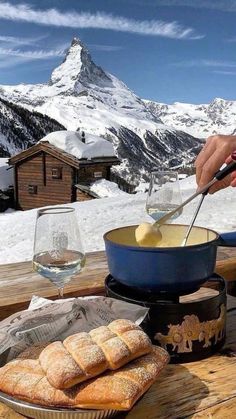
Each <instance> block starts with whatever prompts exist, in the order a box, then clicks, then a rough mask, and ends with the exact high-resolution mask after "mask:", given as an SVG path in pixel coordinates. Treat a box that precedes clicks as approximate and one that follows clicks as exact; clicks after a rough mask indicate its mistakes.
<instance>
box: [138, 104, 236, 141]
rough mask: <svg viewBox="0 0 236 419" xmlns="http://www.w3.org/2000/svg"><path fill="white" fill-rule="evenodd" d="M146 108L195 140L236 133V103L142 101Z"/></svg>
mask: <svg viewBox="0 0 236 419" xmlns="http://www.w3.org/2000/svg"><path fill="white" fill-rule="evenodd" d="M144 102H145V103H146V106H147V108H148V109H149V111H150V112H152V113H153V114H154V115H155V116H156V117H157V118H160V119H161V121H162V122H163V123H164V124H167V125H169V126H171V127H172V128H174V129H178V130H183V131H185V132H187V133H188V134H190V135H193V136H196V137H197V138H206V137H208V136H209V135H215V134H227V135H230V134H233V133H235V131H236V101H230V100H224V99H219V98H216V99H214V100H213V101H212V102H211V103H210V104H208V105H191V104H188V103H178V102H177V103H173V104H172V105H166V104H163V103H157V102H152V101H149V100H145V101H144Z"/></svg>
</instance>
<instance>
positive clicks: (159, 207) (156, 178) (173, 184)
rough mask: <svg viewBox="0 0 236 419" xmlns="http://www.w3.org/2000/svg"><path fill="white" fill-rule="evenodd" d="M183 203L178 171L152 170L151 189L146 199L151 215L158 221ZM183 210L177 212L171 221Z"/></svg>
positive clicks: (147, 209) (148, 211)
mask: <svg viewBox="0 0 236 419" xmlns="http://www.w3.org/2000/svg"><path fill="white" fill-rule="evenodd" d="M181 203H182V197H181V192H180V187H179V178H178V173H177V172H172V171H154V172H151V177H150V183H149V190H148V195H147V201H146V211H147V213H148V215H150V217H152V218H153V219H154V220H155V221H158V220H159V219H160V218H162V217H163V216H164V215H166V214H168V213H169V212H171V211H172V210H174V209H175V208H177V207H178V206H179V205H180V204H181ZM181 213H182V210H180V211H179V212H177V213H175V214H174V215H173V217H171V218H170V221H171V220H173V219H174V218H177V217H178V216H179V215H180V214H181Z"/></svg>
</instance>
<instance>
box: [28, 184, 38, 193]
mask: <svg viewBox="0 0 236 419" xmlns="http://www.w3.org/2000/svg"><path fill="white" fill-rule="evenodd" d="M28 192H29V194H31V195H36V194H37V193H38V186H37V185H28Z"/></svg>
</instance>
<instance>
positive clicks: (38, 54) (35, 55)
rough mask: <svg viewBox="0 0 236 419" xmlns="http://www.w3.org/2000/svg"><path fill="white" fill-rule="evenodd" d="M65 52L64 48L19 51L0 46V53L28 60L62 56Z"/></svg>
mask: <svg viewBox="0 0 236 419" xmlns="http://www.w3.org/2000/svg"><path fill="white" fill-rule="evenodd" d="M64 54H65V50H61V49H59V50H49V51H44V50H39V51H21V50H19V49H17V50H16V49H11V48H1V47H0V55H8V56H13V57H23V58H26V59H30V60H42V59H47V58H52V57H62V56H63V55H64Z"/></svg>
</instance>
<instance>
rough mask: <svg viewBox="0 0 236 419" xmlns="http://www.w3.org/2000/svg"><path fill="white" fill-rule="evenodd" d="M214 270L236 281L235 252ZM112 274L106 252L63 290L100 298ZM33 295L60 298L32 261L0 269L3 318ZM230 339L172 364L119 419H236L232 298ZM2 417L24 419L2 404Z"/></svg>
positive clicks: (233, 304) (221, 256) (224, 254)
mask: <svg viewBox="0 0 236 419" xmlns="http://www.w3.org/2000/svg"><path fill="white" fill-rule="evenodd" d="M217 259H218V260H217V265H216V271H217V272H218V273H219V274H220V275H222V276H224V277H225V279H227V281H229V282H228V283H232V281H234V280H236V249H226V248H223V249H220V251H219V252H218V258H217ZM107 274H108V268H107V263H106V257H105V254H104V252H96V253H92V254H89V255H88V257H87V264H86V268H85V270H84V271H83V273H82V274H80V275H78V277H77V278H75V279H73V280H72V281H71V283H69V284H68V285H67V286H66V288H65V296H66V297H71V296H81V295H90V294H96V295H99V294H100V295H102V294H104V278H105V276H106V275H107ZM32 294H36V295H40V296H43V297H47V298H56V291H55V287H54V286H52V285H51V284H50V283H49V281H47V280H46V279H43V278H41V277H40V276H39V275H37V274H36V273H35V272H32V266H31V264H30V263H29V262H24V263H17V264H10V265H0V319H3V318H5V317H7V316H9V315H10V314H12V313H14V312H16V311H19V310H22V309H25V308H27V306H28V303H29V301H30V298H31V296H32ZM228 309H229V310H230V311H229V312H228V315H227V339H226V344H225V346H224V348H223V349H222V350H221V352H220V353H219V354H217V355H214V356H212V357H210V358H207V359H205V360H202V361H197V362H192V363H189V364H180V365H168V366H167V368H166V369H165V371H164V372H163V373H162V375H161V376H160V378H159V379H158V381H157V382H156V383H155V384H154V385H153V386H152V387H151V388H150V390H149V391H148V392H147V393H146V394H145V395H144V396H143V398H142V399H141V400H140V401H139V402H138V403H137V404H136V405H135V407H134V408H133V409H132V410H131V411H130V412H128V413H121V414H119V415H118V416H117V419H123V418H128V419H143V418H147V419H175V418H176V419H177V418H194V419H197V418H216V419H227V418H234V417H236V298H234V297H230V296H229V297H228ZM0 418H4V419H23V416H22V415H19V414H17V413H15V412H13V411H12V410H11V409H9V408H8V407H6V406H4V405H3V404H1V403H0Z"/></svg>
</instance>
